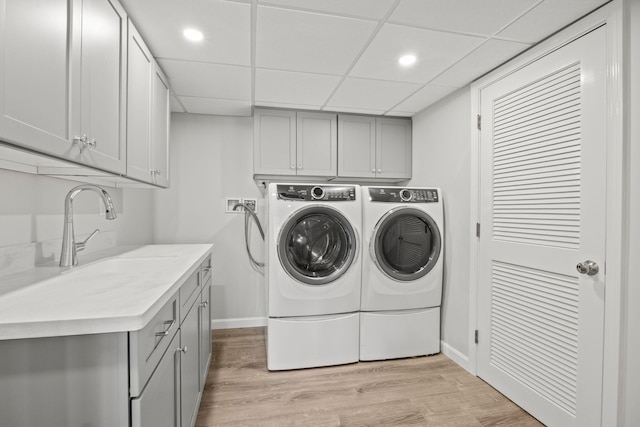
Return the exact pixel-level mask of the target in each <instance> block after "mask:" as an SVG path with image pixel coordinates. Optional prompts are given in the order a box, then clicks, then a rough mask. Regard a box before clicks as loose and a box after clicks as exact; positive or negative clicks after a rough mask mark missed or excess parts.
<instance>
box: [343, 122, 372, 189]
mask: <svg viewBox="0 0 640 427" xmlns="http://www.w3.org/2000/svg"><path fill="white" fill-rule="evenodd" d="M338 140H339V141H340V144H339V145H338V176H339V177H344V178H375V176H376V119H375V117H369V116H350V115H342V114H341V115H340V116H338Z"/></svg>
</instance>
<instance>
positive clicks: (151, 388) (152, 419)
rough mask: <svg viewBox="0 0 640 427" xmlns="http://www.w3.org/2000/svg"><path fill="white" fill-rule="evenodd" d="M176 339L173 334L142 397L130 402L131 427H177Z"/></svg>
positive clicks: (177, 334) (178, 388) (177, 338)
mask: <svg viewBox="0 0 640 427" xmlns="http://www.w3.org/2000/svg"><path fill="white" fill-rule="evenodd" d="M179 337H180V333H176V334H175V335H174V337H173V339H172V340H171V343H170V344H169V348H167V351H166V352H165V354H164V356H163V357H162V360H161V361H160V364H159V365H158V368H157V369H156V371H155V372H154V373H153V375H152V376H151V379H150V380H149V382H148V383H147V385H146V386H145V388H144V390H143V391H142V394H141V395H140V396H138V397H136V398H135V399H131V425H132V427H181V426H180V394H179V393H180V370H179V366H178V363H179V357H178V350H177V347H178V343H179V342H180V338H179Z"/></svg>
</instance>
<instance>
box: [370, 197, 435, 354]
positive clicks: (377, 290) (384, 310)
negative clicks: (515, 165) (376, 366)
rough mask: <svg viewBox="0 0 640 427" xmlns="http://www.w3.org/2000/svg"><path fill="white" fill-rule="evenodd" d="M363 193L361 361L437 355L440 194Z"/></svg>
mask: <svg viewBox="0 0 640 427" xmlns="http://www.w3.org/2000/svg"><path fill="white" fill-rule="evenodd" d="M361 191H362V209H363V224H362V227H363V233H364V234H363V257H362V258H363V259H362V298H361V313H360V360H382V359H394V358H400V357H412V356H421V355H427V354H434V353H438V352H439V351H440V305H441V302H442V273H443V267H442V266H443V256H442V255H443V237H444V228H443V205H442V194H441V192H440V189H438V188H400V187H362V188H361Z"/></svg>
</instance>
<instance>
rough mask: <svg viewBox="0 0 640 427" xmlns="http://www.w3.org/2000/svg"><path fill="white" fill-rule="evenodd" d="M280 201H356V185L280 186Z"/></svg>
mask: <svg viewBox="0 0 640 427" xmlns="http://www.w3.org/2000/svg"><path fill="white" fill-rule="evenodd" d="M277 188H278V199H282V200H302V201H306V202H314V201H323V202H340V201H353V200H356V187H355V186H354V185H286V184H279V185H278V187H277Z"/></svg>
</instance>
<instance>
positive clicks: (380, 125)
mask: <svg viewBox="0 0 640 427" xmlns="http://www.w3.org/2000/svg"><path fill="white" fill-rule="evenodd" d="M376 137H377V139H376V177H377V178H404V179H410V178H411V120H410V119H387V118H376Z"/></svg>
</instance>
